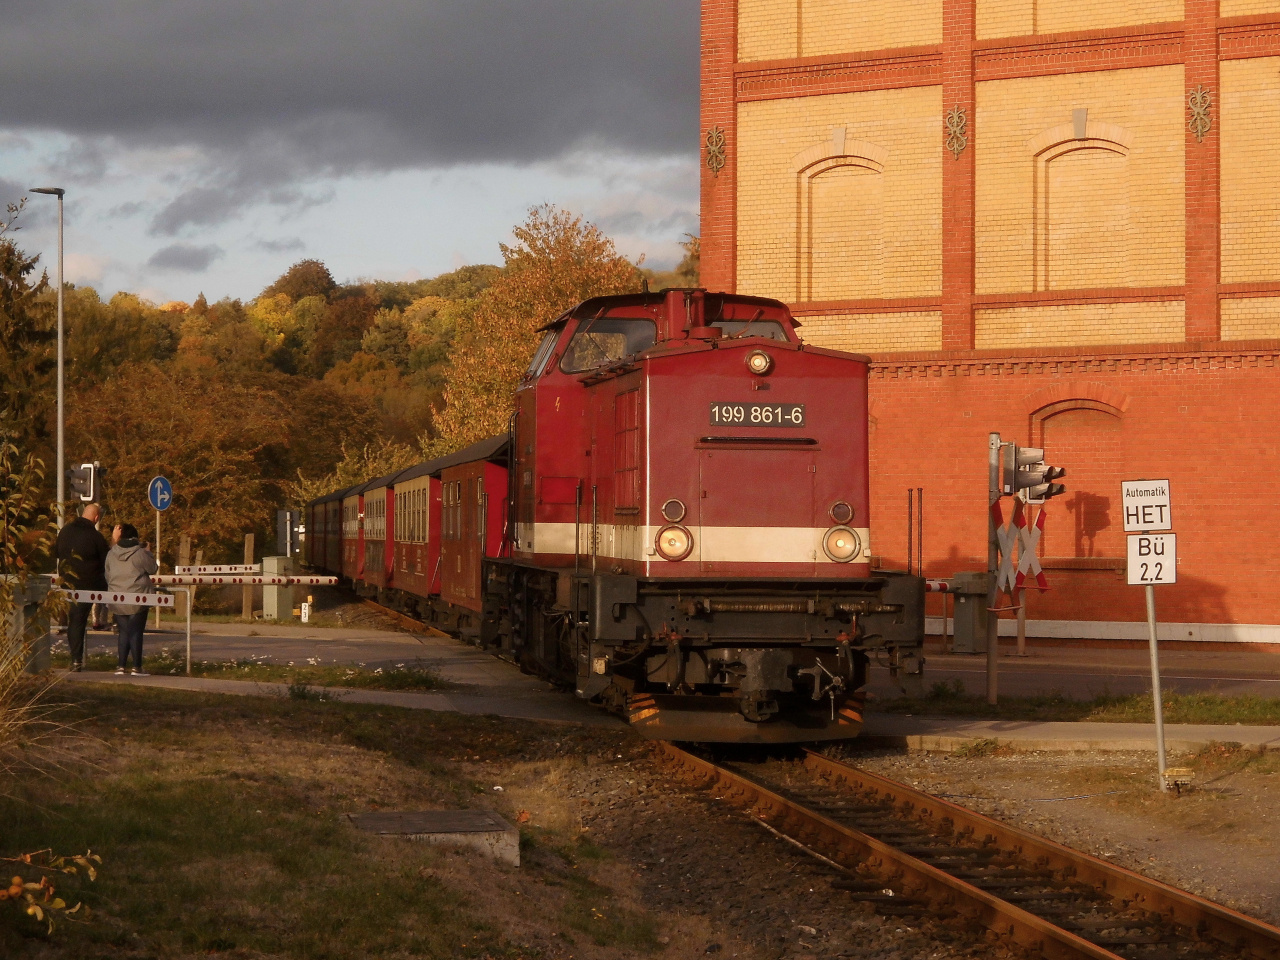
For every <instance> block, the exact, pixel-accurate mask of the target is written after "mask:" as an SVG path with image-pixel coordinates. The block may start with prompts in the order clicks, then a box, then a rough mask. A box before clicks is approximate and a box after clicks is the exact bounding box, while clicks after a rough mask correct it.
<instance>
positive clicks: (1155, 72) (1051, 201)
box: [975, 66, 1185, 293]
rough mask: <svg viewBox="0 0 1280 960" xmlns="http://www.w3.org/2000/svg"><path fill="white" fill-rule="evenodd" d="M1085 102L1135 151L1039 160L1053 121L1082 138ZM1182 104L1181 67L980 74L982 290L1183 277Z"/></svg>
mask: <svg viewBox="0 0 1280 960" xmlns="http://www.w3.org/2000/svg"><path fill="white" fill-rule="evenodd" d="M1079 108H1084V109H1087V110H1088V122H1089V127H1088V133H1089V135H1090V136H1095V135H1096V134H1097V132H1098V131H1102V132H1104V133H1106V135H1107V136H1112V137H1119V138H1121V139H1124V140H1127V141H1128V146H1127V147H1126V148H1125V149H1126V150H1127V155H1126V156H1119V155H1117V154H1114V153H1108V152H1105V151H1099V150H1087V151H1079V152H1067V153H1064V154H1063V155H1062V156H1060V157H1058V158H1057V159H1054V160H1053V161H1052V162H1050V163H1048V164H1047V165H1046V164H1038V163H1037V161H1036V160H1035V156H1034V155H1035V152H1036V151H1037V150H1038V149H1040V147H1041V146H1042V141H1043V138H1044V137H1045V136H1048V135H1049V131H1051V130H1064V129H1065V132H1063V133H1062V134H1061V136H1062V138H1063V139H1065V140H1066V141H1068V143H1067V147H1070V146H1072V145H1073V138H1074V111H1075V110H1076V109H1079ZM1184 111H1185V105H1184V103H1183V90H1182V67H1181V66H1169V67H1151V68H1147V69H1140V70H1114V71H1104V72H1097V73H1082V74H1074V75H1064V76H1056V77H1033V78H1026V79H1017V80H994V81H989V82H986V83H980V84H978V85H977V109H976V123H975V131H981V135H980V136H976V137H975V150H976V154H975V159H976V163H977V178H976V179H977V182H976V198H975V211H976V215H977V226H976V231H975V243H976V253H977V263H976V268H975V273H976V287H977V291H978V293H1008V292H1015V291H1027V290H1053V289H1079V288H1093V287H1114V286H1131V285H1134V286H1166V285H1173V286H1176V285H1180V284H1181V283H1182V282H1183V276H1184V223H1185V211H1184V199H1183V180H1184V174H1183V113H1184ZM1037 138H1040V140H1041V142H1037ZM1046 181H1047V182H1046Z"/></svg>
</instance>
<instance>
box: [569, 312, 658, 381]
mask: <svg viewBox="0 0 1280 960" xmlns="http://www.w3.org/2000/svg"><path fill="white" fill-rule="evenodd" d="M656 338H657V326H656V324H654V322H653V321H652V320H649V319H647V318H639V317H594V318H592V319H591V320H588V321H586V322H585V323H583V324H582V325H581V326H580V327H578V330H577V332H576V333H574V335H573V339H572V340H570V341H569V347H568V349H567V350H565V352H564V359H563V360H561V361H560V369H561V370H563V371H564V372H565V373H582V372H584V371H586V370H593V369H595V368H596V367H603V366H605V365H606V364H610V363H617V362H618V361H619V360H625V359H626V358H627V357H631V356H635V355H636V354H637V353H641V352H642V351H645V350H648V349H649V348H650V347H652V346H653V342H654V340H655V339H656Z"/></svg>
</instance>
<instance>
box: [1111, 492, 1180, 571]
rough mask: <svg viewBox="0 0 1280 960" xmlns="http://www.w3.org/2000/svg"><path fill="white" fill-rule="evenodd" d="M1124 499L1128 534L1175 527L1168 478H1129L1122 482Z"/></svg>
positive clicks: (1122, 497) (1126, 531) (1125, 529)
mask: <svg viewBox="0 0 1280 960" xmlns="http://www.w3.org/2000/svg"><path fill="white" fill-rule="evenodd" d="M1120 501H1121V506H1122V507H1123V508H1124V532H1125V533H1145V532H1147V531H1151V530H1172V529H1173V508H1172V507H1171V505H1170V498H1169V481H1168V480H1125V481H1123V482H1121V484H1120ZM1129 582H1130V583H1133V581H1132V580H1130V581H1129Z"/></svg>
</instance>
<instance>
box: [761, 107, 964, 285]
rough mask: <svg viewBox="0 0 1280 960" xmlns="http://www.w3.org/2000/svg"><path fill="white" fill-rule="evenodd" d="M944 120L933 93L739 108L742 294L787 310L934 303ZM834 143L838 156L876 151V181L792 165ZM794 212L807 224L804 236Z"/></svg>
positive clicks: (871, 175) (867, 175) (862, 173)
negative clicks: (792, 306) (820, 304)
mask: <svg viewBox="0 0 1280 960" xmlns="http://www.w3.org/2000/svg"><path fill="white" fill-rule="evenodd" d="M941 117H942V96H941V87H915V88H912V89H906V90H881V91H874V92H869V93H849V94H835V95H830V96H819V97H804V98H797V99H792V100H767V101H761V102H756V103H744V104H741V105H740V106H739V108H738V284H737V288H738V292H739V293H745V294H756V295H761V296H770V297H779V298H781V299H783V300H788V301H792V302H795V301H798V300H830V299H837V298H859V297H921V296H939V295H940V294H941V292H942V155H943V151H942V150H941V149H940V145H941V138H942V123H941ZM837 130H838V131H840V133H839V134H836V133H833V131H837ZM838 137H842V138H843V139H844V141H845V142H846V144H847V146H846V147H845V149H846V151H848V150H854V149H855V146H854V145H855V144H856V143H858V142H864V143H868V144H870V145H872V146H874V147H875V149H876V150H877V151H880V154H879V155H880V156H882V163H883V171H882V172H871V171H870V170H854V169H851V168H848V167H842V168H836V169H835V170H831V171H828V172H826V173H824V174H822V175H821V176H819V177H817V178H815V179H814V180H812V181H811V180H809V179H808V178H807V175H806V174H803V173H797V170H796V164H797V159H796V158H797V157H798V156H799V155H800V154H802V153H804V152H805V151H817V152H818V153H822V152H823V151H826V152H829V153H834V152H835V151H836V149H837V148H836V146H835V144H836V142H837V138H838ZM823 144H826V145H828V146H826V147H824V146H823ZM803 191H810V192H808V193H807V194H806V195H805V196H802V192H803ZM802 209H805V210H806V211H809V212H811V214H812V216H811V217H809V216H806V217H805V219H804V223H803V228H804V229H803V231H802V229H801V227H802V223H801V213H800V211H801V210H802ZM842 233H843V234H844V235H845V237H846V239H845V241H844V242H843V243H841V242H840V236H841V234H842ZM806 238H811V241H807V240H806ZM810 242H811V244H812V262H811V263H810V262H809V259H808V255H807V253H806V251H807V250H808V249H809V248H810ZM811 269H812V274H810V270H811ZM809 276H812V283H810V282H809V281H808V280H805V278H807V277H809ZM802 280H804V282H803V283H802ZM802 294H803V295H802Z"/></svg>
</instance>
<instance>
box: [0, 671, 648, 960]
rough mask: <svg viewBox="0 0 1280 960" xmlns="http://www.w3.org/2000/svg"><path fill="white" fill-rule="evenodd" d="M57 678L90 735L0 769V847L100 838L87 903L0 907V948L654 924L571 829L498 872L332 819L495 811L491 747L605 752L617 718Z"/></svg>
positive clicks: (258, 951)
mask: <svg viewBox="0 0 1280 960" xmlns="http://www.w3.org/2000/svg"><path fill="white" fill-rule="evenodd" d="M60 693H61V695H62V697H63V699H64V700H65V701H66V702H65V704H64V705H63V707H62V710H63V712H64V714H65V715H67V717H68V719H69V720H71V721H78V722H79V725H80V729H81V730H82V732H84V733H87V734H89V735H91V736H93V737H96V738H97V740H96V741H95V743H96V744H97V746H93V747H90V748H88V749H90V750H91V751H96V752H91V753H90V755H88V756H87V757H86V758H85V759H86V761H87V762H86V764H85V766H83V767H81V768H80V769H79V772H73V773H71V774H64V775H63V776H62V777H61V778H60V779H58V780H56V781H55V780H50V779H45V780H41V779H39V778H34V779H25V780H23V781H22V782H19V783H16V784H12V785H11V787H10V789H11V792H13V793H14V794H15V796H14V798H13V801H11V802H9V803H7V804H6V812H5V831H4V845H5V847H6V848H13V849H38V848H40V847H44V846H50V845H52V846H54V847H55V848H58V849H84V848H87V847H90V846H91V847H92V848H93V849H94V850H95V852H99V853H101V855H102V857H103V860H104V865H103V867H102V869H101V871H100V873H99V877H98V881H97V882H96V883H95V884H92V885H87V886H86V887H85V889H84V898H85V901H86V902H87V903H88V904H89V905H90V906H91V907H92V909H93V911H94V920H93V922H92V923H89V924H78V925H71V924H64V925H60V926H59V927H57V929H56V931H55V933H54V936H53V937H52V939H49V938H47V935H45V934H42V933H41V932H40V930H38V929H35V928H34V927H29V926H26V925H24V923H23V921H21V920H20V919H14V920H13V921H12V922H11V921H10V920H9V919H8V918H7V917H5V916H0V956H17V955H23V956H27V955H33V954H32V950H33V948H36V946H37V943H40V944H41V945H40V946H39V948H38V953H39V956H41V957H45V958H49V960H62V958H66V960H71V958H73V957H74V958H77V960H99V958H101V960H105V958H116V957H138V958H142V957H162V956H163V957H171V956H188V955H194V954H208V953H232V954H234V955H237V956H246V957H249V956H273V957H282V958H283V957H288V958H299V960H302V958H308V960H311V958H317V960H327V958H333V960H338V958H345V957H355V956H373V957H379V956H394V957H431V958H436V957H438V958H451V957H461V958H477V960H479V958H498V957H509V958H533V957H539V956H550V955H558V954H557V953H556V952H554V951H553V950H551V949H550V946H551V944H553V943H555V942H556V941H553V940H552V939H551V938H552V937H553V935H554V934H555V933H557V932H559V931H562V930H566V929H572V930H573V931H575V933H577V934H578V935H579V936H581V937H583V938H590V939H591V940H592V941H593V942H595V943H597V944H601V945H608V947H609V950H610V951H617V950H629V949H632V948H635V949H641V950H647V949H648V945H650V944H652V943H653V942H654V934H653V930H654V929H655V926H654V924H655V921H654V918H652V917H650V916H649V914H648V913H647V912H646V911H645V909H644V908H643V906H641V905H637V904H636V903H635V902H634V901H633V900H632V899H630V895H629V892H628V891H627V890H626V889H625V888H618V887H617V886H616V885H615V884H613V883H611V876H612V874H610V873H609V871H610V869H612V865H611V859H612V858H611V857H610V856H609V855H608V854H607V852H605V851H601V850H600V849H599V848H596V847H594V846H592V845H579V844H578V843H577V841H576V838H575V837H574V836H573V835H572V834H571V833H569V834H565V833H558V834H557V833H548V834H546V835H545V836H544V838H543V842H541V843H539V844H534V845H532V846H533V848H536V849H532V848H531V850H530V853H529V855H528V856H527V858H526V862H525V864H524V865H523V866H522V867H521V868H520V869H519V870H518V871H517V870H513V869H511V868H509V867H505V866H501V865H498V864H495V863H492V862H490V861H487V860H485V859H484V858H478V857H476V855H475V854H474V853H469V852H462V851H451V850H448V849H446V848H439V847H434V846H431V845H428V844H421V843H416V842H413V841H407V840H399V839H395V838H385V837H377V836H371V835H368V834H362V833H359V832H357V831H356V830H355V829H354V828H353V827H351V826H350V825H349V824H348V823H347V821H346V819H345V816H344V815H345V814H347V813H351V812H361V811H364V810H371V809H380V808H383V809H385V808H389V809H402V810H423V809H439V808H466V807H470V806H476V805H480V806H488V805H494V804H496V805H498V812H499V813H501V814H503V815H504V816H505V817H506V818H507V819H508V820H513V819H514V815H515V814H514V811H511V810H506V809H502V808H501V803H502V802H503V799H502V797H501V796H500V795H498V796H495V795H494V794H493V793H492V792H491V791H490V790H489V789H488V788H487V786H486V784H488V783H491V782H492V780H493V778H495V777H497V776H500V775H501V774H500V772H499V768H500V767H501V765H502V764H504V763H508V762H524V761H527V760H530V759H536V760H541V761H543V762H546V763H547V764H549V765H555V764H563V765H565V766H573V765H576V764H581V763H583V762H587V761H588V760H592V759H597V758H604V757H609V758H612V757H614V756H615V755H616V754H617V753H618V752H620V751H623V750H626V749H628V748H627V747H626V746H625V744H624V742H623V739H622V738H621V736H619V735H602V734H600V733H599V732H588V731H568V730H564V729H562V728H555V730H554V734H553V735H548V731H547V730H546V729H543V728H539V727H538V726H537V725H533V724H521V725H515V724H510V723H506V722H503V721H500V720H497V719H496V718H487V717H464V716H459V715H454V714H437V713H429V712H426V711H401V710H396V709H393V708H386V707H371V706H366V705H360V704H343V703H327V704H315V703H312V702H310V701H309V700H291V699H284V698H240V697H218V696H212V695H203V694H193V693H186V692H182V691H167V690H156V689H142V688H127V687H114V686H113V687H98V686H97V685H85V686H80V685H75V686H65V687H61V688H60ZM479 757H483V758H484V760H483V761H481V764H480V765H477V764H476V763H475V759H476V758H479ZM473 773H480V775H481V776H483V777H484V778H485V779H484V780H483V781H482V782H477V781H476V780H474V779H473V777H472V774H473ZM520 911H523V913H519V912H520ZM517 914H519V915H517ZM597 955H598V956H601V957H605V956H607V957H615V956H622V955H630V954H620V953H617V952H601V953H599V954H597Z"/></svg>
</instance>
